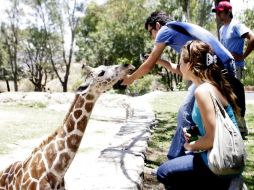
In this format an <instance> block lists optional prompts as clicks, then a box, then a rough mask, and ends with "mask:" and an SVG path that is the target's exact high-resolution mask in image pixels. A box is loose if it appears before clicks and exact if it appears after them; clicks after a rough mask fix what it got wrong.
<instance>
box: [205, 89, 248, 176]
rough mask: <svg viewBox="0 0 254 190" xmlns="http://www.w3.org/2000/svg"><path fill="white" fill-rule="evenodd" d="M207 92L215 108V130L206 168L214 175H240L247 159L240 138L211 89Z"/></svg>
mask: <svg viewBox="0 0 254 190" xmlns="http://www.w3.org/2000/svg"><path fill="white" fill-rule="evenodd" d="M209 91H210V95H211V98H212V100H213V104H214V108H215V115H216V128H215V135H214V142H213V148H212V149H211V150H210V151H208V166H209V168H210V170H211V171H212V172H213V173H215V174H216V175H234V174H240V173H241V172H242V171H243V170H244V166H245V161H246V157H247V155H246V151H245V146H244V142H243V139H242V136H241V134H240V132H239V130H238V129H237V127H236V126H235V125H234V123H233V122H232V120H231V119H230V117H229V116H228V114H227V112H226V111H225V109H224V108H223V106H222V104H221V102H220V101H219V100H217V98H216V96H215V95H214V93H213V91H212V89H209Z"/></svg>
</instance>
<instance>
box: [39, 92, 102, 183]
mask: <svg viewBox="0 0 254 190" xmlns="http://www.w3.org/2000/svg"><path fill="white" fill-rule="evenodd" d="M99 95H100V94H99V93H94V92H92V91H87V92H86V93H85V94H84V95H82V96H81V95H76V97H75V100H74V102H73V104H72V105H71V108H70V110H69V112H68V114H67V115H66V117H65V120H64V123H63V126H62V127H60V128H59V129H57V131H56V132H55V133H54V134H53V135H52V136H51V137H49V138H48V139H47V140H46V141H47V142H44V143H42V144H43V147H42V146H41V147H40V148H38V149H39V150H40V152H41V151H42V152H43V153H42V155H44V158H42V160H44V163H45V168H46V171H47V173H52V174H53V175H55V176H56V177H57V178H58V179H61V178H63V177H64V175H65V173H66V171H67V169H68V168H69V166H70V164H71V162H72V161H73V159H74V157H75V155H76V153H77V151H78V148H79V146H80V143H81V140H82V137H83V135H84V132H85V129H86V126H87V123H88V120H89V118H90V115H91V113H92V109H93V107H94V104H95V102H96V100H97V99H98V97H99Z"/></svg>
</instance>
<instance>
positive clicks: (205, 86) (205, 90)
mask: <svg viewBox="0 0 254 190" xmlns="http://www.w3.org/2000/svg"><path fill="white" fill-rule="evenodd" d="M213 88H214V87H213V86H212V85H211V84H209V83H202V84H201V85H199V86H198V87H197V88H196V90H195V96H196V95H197V96H200V95H204V94H209V92H210V90H211V89H213Z"/></svg>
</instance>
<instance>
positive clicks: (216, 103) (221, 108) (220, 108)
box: [204, 83, 226, 118]
mask: <svg viewBox="0 0 254 190" xmlns="http://www.w3.org/2000/svg"><path fill="white" fill-rule="evenodd" d="M204 84H205V85H206V86H207V89H208V90H209V94H210V96H211V99H212V101H213V105H214V109H215V111H220V112H221V114H222V115H223V117H224V118H225V117H226V111H225V109H224V106H223V105H222V103H221V101H220V100H219V99H218V98H217V97H216V95H215V93H214V91H213V90H212V89H211V87H210V86H209V85H207V83H204Z"/></svg>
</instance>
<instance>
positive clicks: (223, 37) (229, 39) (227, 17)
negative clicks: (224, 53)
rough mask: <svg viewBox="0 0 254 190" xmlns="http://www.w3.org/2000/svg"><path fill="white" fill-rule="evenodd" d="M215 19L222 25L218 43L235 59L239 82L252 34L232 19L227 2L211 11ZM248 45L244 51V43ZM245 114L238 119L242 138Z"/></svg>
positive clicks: (252, 44) (253, 44) (251, 45)
mask: <svg viewBox="0 0 254 190" xmlns="http://www.w3.org/2000/svg"><path fill="white" fill-rule="evenodd" d="M212 11H213V12H215V13H216V17H217V19H218V20H219V21H221V22H222V23H223V25H222V27H221V28H220V30H219V35H220V42H221V43H222V44H223V45H224V46H225V47H226V48H227V49H228V50H229V52H231V54H232V55H233V57H234V59H235V66H236V78H238V79H239V80H241V79H242V78H243V77H244V69H245V62H244V59H245V58H246V57H247V56H248V55H249V54H250V53H251V51H252V50H253V49H254V34H253V32H252V31H251V30H250V29H249V28H247V27H246V26H245V25H244V24H242V23H240V22H239V21H236V20H235V19H233V13H232V6H231V4H230V2H228V1H221V2H219V4H218V5H217V6H216V7H215V8H213V9H212ZM245 39H247V41H248V43H247V46H246V49H245V51H244V42H245ZM244 115H245V112H244V111H243V112H242V114H241V118H238V126H239V128H240V131H241V134H242V136H243V138H245V136H247V135H248V129H247V126H246V123H245V120H244Z"/></svg>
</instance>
